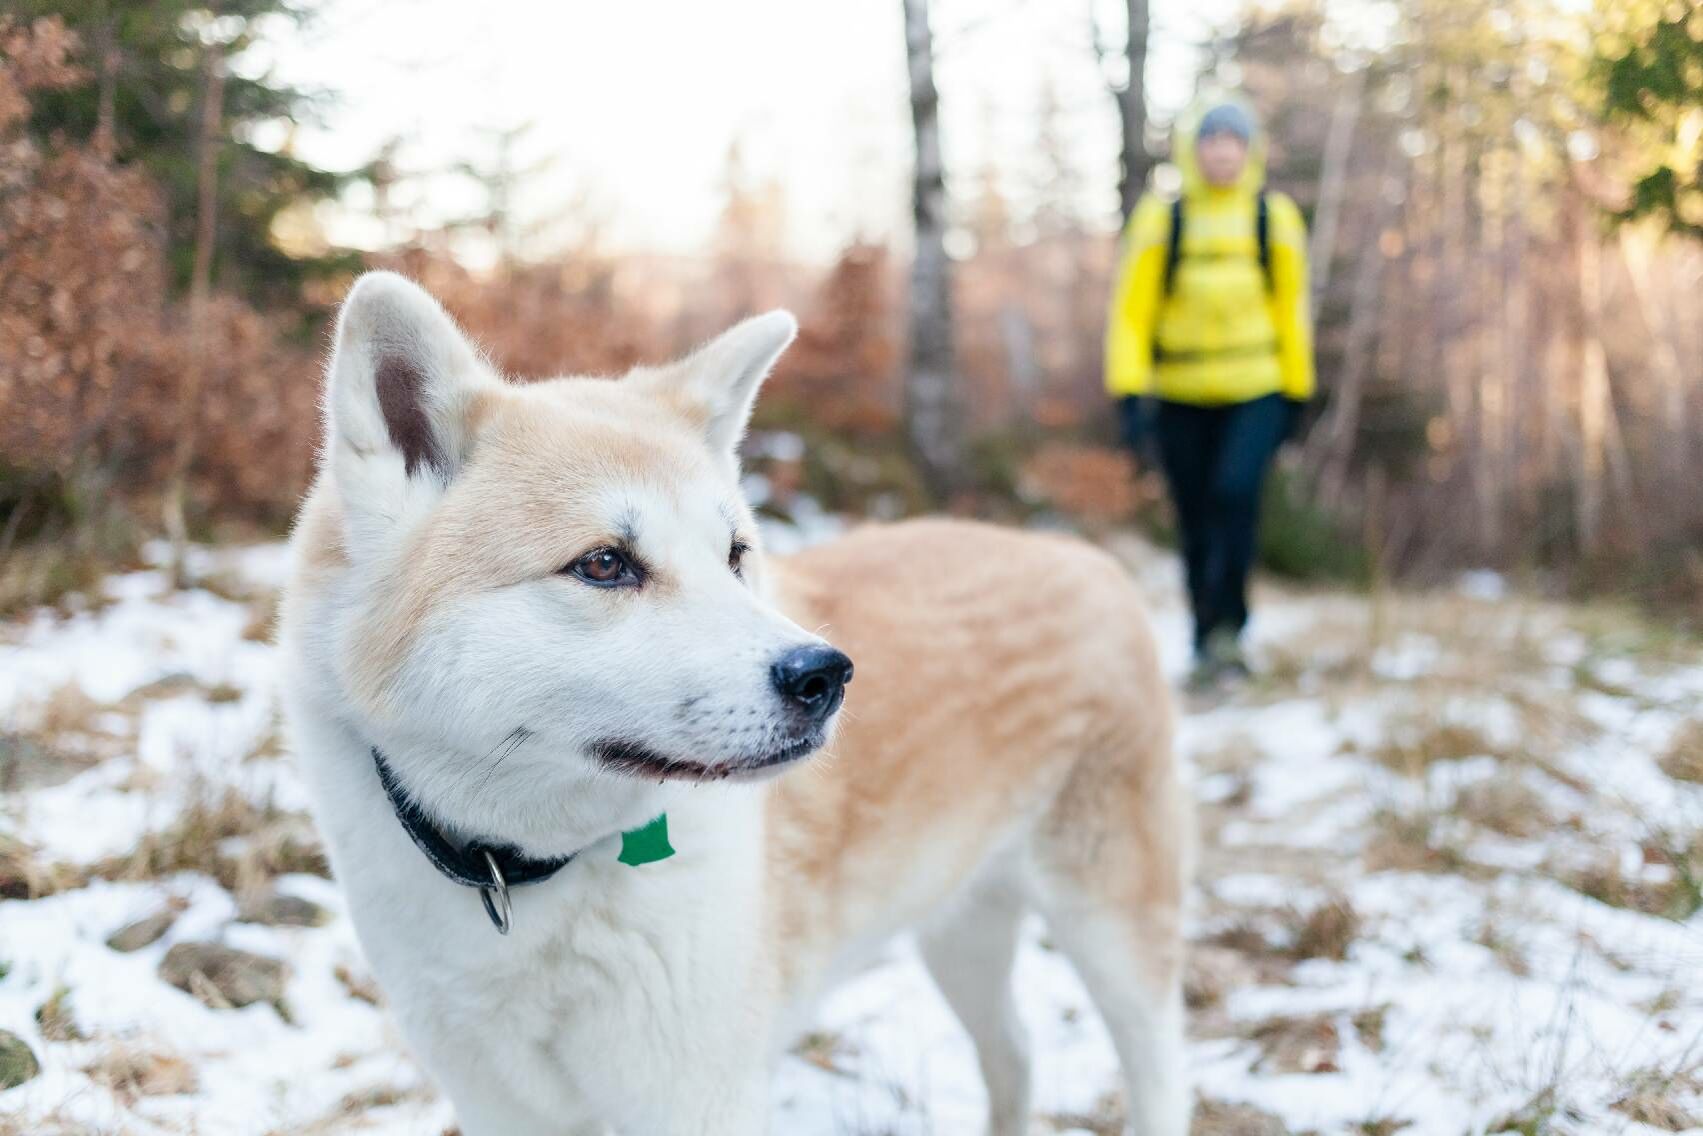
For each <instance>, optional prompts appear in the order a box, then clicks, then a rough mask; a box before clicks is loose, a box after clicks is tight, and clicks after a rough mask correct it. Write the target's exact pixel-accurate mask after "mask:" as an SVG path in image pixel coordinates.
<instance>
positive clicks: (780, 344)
mask: <svg viewBox="0 0 1703 1136" xmlns="http://www.w3.org/2000/svg"><path fill="white" fill-rule="evenodd" d="M797 334H798V321H797V320H796V319H794V318H793V317H792V313H791V312H787V311H780V310H776V311H772V312H766V313H764V314H763V315H760V316H752V317H751V318H750V319H748V320H745V321H744V322H743V323H738V324H735V325H734V326H733V327H731V328H729V329H728V330H727V331H724V332H722V333H721V334H720V335H718V336H717V337H716V338H714V339H712V340H710V341H709V342H708V343H706V344H704V346H702V347H700V348H698V350H696V351H694V352H693V353H692V354H690V355H688V356H686V358H684V359H682V360H680V361H679V362H677V363H673V364H671V365H669V366H667V367H664V368H661V369H660V370H657V371H653V372H650V373H648V374H646V375H644V376H643V377H642V378H640V379H639V380H638V381H640V382H644V383H647V384H650V385H651V386H652V387H653V388H654V389H655V390H656V391H657V392H658V393H659V394H661V395H662V396H663V397H665V398H668V399H669V400H670V401H672V402H674V403H675V404H676V405H677V406H678V407H679V408H680V409H681V410H682V411H683V412H684V413H685V414H686V415H687V416H688V417H690V418H691V419H693V421H695V422H698V423H700V424H701V426H702V428H703V431H704V436H705V438H706V439H707V440H708V442H709V444H710V448H711V449H712V450H715V451H716V452H717V453H718V454H725V455H726V456H727V457H728V458H730V459H733V458H736V457H737V455H738V452H739V442H740V439H742V438H743V437H744V436H745V424H746V423H747V422H748V421H749V420H750V418H751V407H752V405H753V404H754V403H755V402H756V401H757V389H758V388H759V387H761V386H762V385H763V380H764V379H765V378H767V377H768V375H769V370H770V369H771V368H772V367H773V366H774V365H775V360H776V359H779V358H780V356H781V352H782V351H785V350H786V348H787V345H788V344H789V343H791V342H792V340H793V337H794V336H795V335H797Z"/></svg>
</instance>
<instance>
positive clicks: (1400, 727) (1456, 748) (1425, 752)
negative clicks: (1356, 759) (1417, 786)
mask: <svg viewBox="0 0 1703 1136" xmlns="http://www.w3.org/2000/svg"><path fill="white" fill-rule="evenodd" d="M1484 754H1489V755H1490V756H1493V757H1501V756H1503V755H1502V754H1501V753H1499V752H1498V748H1497V746H1496V745H1495V744H1494V743H1492V742H1491V740H1490V738H1489V737H1487V736H1486V735H1485V733H1484V731H1482V730H1480V729H1479V728H1478V727H1476V726H1471V725H1466V724H1464V723H1461V722H1448V721H1437V720H1436V719H1435V718H1434V717H1432V716H1429V715H1421V714H1418V713H1416V714H1414V715H1413V716H1412V717H1411V718H1410V719H1408V720H1406V721H1402V720H1394V721H1391V722H1390V724H1389V730H1388V733H1387V734H1386V736H1385V738H1384V742H1383V744H1382V745H1380V746H1378V747H1377V748H1376V749H1374V750H1372V751H1371V753H1370V754H1368V756H1369V757H1371V758H1372V759H1373V760H1374V761H1376V762H1378V763H1379V764H1380V765H1383V766H1385V767H1387V768H1389V769H1393V770H1394V771H1395V772H1397V773H1404V774H1406V775H1408V776H1409V777H1421V776H1423V775H1424V773H1425V770H1426V769H1427V768H1429V767H1430V766H1431V765H1433V764H1435V763H1437V762H1439V761H1462V760H1465V759H1466V758H1469V757H1478V756H1481V755H1484Z"/></svg>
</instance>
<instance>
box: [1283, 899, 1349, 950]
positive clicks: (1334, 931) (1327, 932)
mask: <svg viewBox="0 0 1703 1136" xmlns="http://www.w3.org/2000/svg"><path fill="white" fill-rule="evenodd" d="M1291 917H1292V918H1293V919H1294V923H1293V933H1292V936H1291V939H1290V943H1289V948H1288V954H1289V956H1290V957H1291V958H1293V959H1296V960H1297V961H1299V960H1302V959H1333V960H1335V961H1337V962H1341V961H1342V960H1343V959H1346V958H1347V957H1348V948H1349V947H1350V946H1351V945H1353V943H1354V940H1355V939H1357V938H1359V937H1360V930H1361V928H1360V913H1359V912H1357V911H1355V910H1354V906H1353V905H1352V904H1351V903H1349V902H1348V899H1347V898H1346V897H1344V896H1337V897H1334V898H1332V899H1328V900H1326V901H1325V902H1323V903H1321V904H1319V905H1318V906H1317V907H1314V908H1312V909H1311V910H1310V911H1306V912H1299V911H1293V912H1291Z"/></svg>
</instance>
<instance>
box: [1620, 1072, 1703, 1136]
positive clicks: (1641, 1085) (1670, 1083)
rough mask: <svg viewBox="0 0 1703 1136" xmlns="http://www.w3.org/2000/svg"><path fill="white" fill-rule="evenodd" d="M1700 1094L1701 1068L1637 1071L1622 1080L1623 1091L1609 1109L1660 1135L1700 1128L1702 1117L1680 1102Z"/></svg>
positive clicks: (1701, 1084) (1702, 1075) (1701, 1085)
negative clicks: (1683, 1096) (1681, 1098)
mask: <svg viewBox="0 0 1703 1136" xmlns="http://www.w3.org/2000/svg"><path fill="white" fill-rule="evenodd" d="M1700 1092H1703V1065H1696V1066H1692V1067H1690V1068H1686V1069H1681V1070H1677V1071H1676V1070H1665V1069H1640V1070H1638V1071H1637V1072H1635V1073H1633V1074H1631V1076H1629V1077H1628V1078H1627V1080H1626V1092H1625V1093H1624V1094H1623V1095H1622V1096H1621V1097H1620V1098H1619V1099H1618V1100H1616V1101H1615V1102H1614V1103H1613V1104H1611V1105H1609V1107H1610V1108H1612V1109H1614V1110H1615V1111H1616V1112H1618V1113H1620V1114H1621V1115H1622V1116H1624V1117H1626V1118H1627V1119H1629V1120H1632V1121H1634V1122H1636V1123H1638V1124H1647V1125H1649V1126H1650V1127H1651V1128H1659V1129H1661V1130H1662V1131H1664V1132H1689V1131H1692V1130H1694V1129H1696V1128H1699V1127H1703V1117H1699V1116H1697V1114H1695V1113H1693V1112H1692V1111H1691V1110H1690V1109H1689V1108H1688V1107H1687V1106H1686V1105H1685V1103H1684V1102H1683V1101H1682V1100H1680V1099H1679V1098H1680V1096H1681V1095H1686V1096H1693V1095H1696V1094H1697V1093H1700Z"/></svg>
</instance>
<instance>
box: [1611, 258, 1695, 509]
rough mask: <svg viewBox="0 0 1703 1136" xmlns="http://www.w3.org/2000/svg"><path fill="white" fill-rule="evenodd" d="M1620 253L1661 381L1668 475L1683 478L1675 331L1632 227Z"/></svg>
mask: <svg viewBox="0 0 1703 1136" xmlns="http://www.w3.org/2000/svg"><path fill="white" fill-rule="evenodd" d="M1620 252H1621V257H1622V259H1623V260H1624V261H1625V263H1626V278H1627V279H1628V280H1629V281H1630V282H1631V284H1632V296H1633V299H1634V300H1635V301H1637V304H1638V310H1639V312H1640V313H1641V314H1642V315H1643V317H1644V327H1645V329H1646V330H1647V331H1648V332H1649V333H1650V361H1651V363H1652V364H1653V365H1654V367H1655V370H1656V373H1657V374H1658V376H1660V379H1661V388H1662V393H1661V407H1662V410H1661V417H1662V426H1663V427H1664V428H1665V430H1666V432H1667V435H1668V437H1667V439H1666V444H1665V445H1664V446H1663V447H1662V449H1663V451H1664V454H1665V455H1666V458H1667V473H1668V475H1669V476H1673V477H1680V478H1684V477H1685V476H1686V471H1687V470H1689V469H1690V468H1691V427H1690V423H1688V422H1687V421H1686V419H1687V414H1686V405H1685V403H1686V398H1685V367H1684V365H1683V364H1681V363H1680V355H1679V351H1678V350H1677V349H1676V348H1675V347H1674V329H1673V327H1672V321H1671V320H1670V319H1669V318H1668V313H1667V309H1666V308H1665V307H1663V305H1662V303H1661V300H1660V298H1659V297H1658V296H1657V295H1656V289H1655V287H1653V286H1652V285H1651V283H1650V265H1651V261H1652V260H1653V259H1654V258H1653V256H1652V252H1653V249H1652V246H1651V244H1650V243H1646V242H1644V241H1641V240H1639V239H1638V236H1637V234H1636V233H1635V232H1634V231H1633V230H1632V229H1631V228H1622V229H1621V230H1620Z"/></svg>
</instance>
